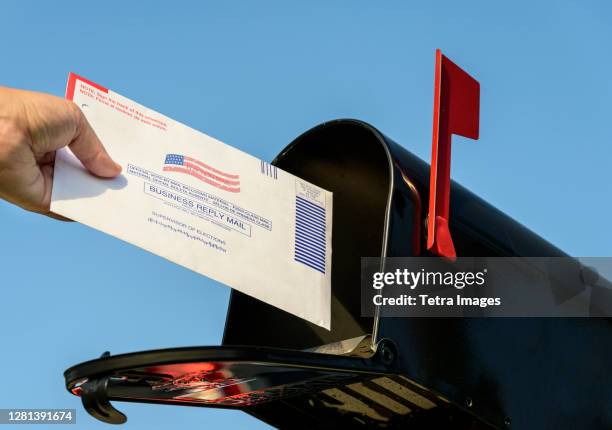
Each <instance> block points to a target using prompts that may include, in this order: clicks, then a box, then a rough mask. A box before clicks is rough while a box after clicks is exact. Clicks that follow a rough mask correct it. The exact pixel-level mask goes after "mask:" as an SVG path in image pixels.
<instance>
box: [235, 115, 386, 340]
mask: <svg viewBox="0 0 612 430" xmlns="http://www.w3.org/2000/svg"><path fill="white" fill-rule="evenodd" d="M389 160H390V158H389V156H388V152H387V150H386V147H385V145H384V142H383V139H382V136H381V135H380V134H378V133H377V132H376V131H375V130H374V129H372V128H370V127H368V126H367V125H365V124H363V123H360V122H357V121H351V120H340V121H334V122H330V123H324V124H322V125H320V126H318V127H316V128H314V129H312V130H310V131H308V132H306V133H304V134H303V135H301V136H300V137H298V138H297V139H296V140H295V141H294V142H293V143H291V144H290V145H289V146H288V147H287V148H286V149H285V150H283V151H282V152H281V153H280V155H279V156H278V157H277V158H276V159H275V160H274V162H273V164H275V165H276V166H278V167H279V168H280V169H282V170H285V171H287V172H290V173H292V174H294V175H296V176H298V177H300V178H303V179H305V180H307V181H309V182H312V183H314V184H316V185H318V186H320V187H322V188H325V189H327V190H329V191H332V192H333V225H332V305H331V307H332V309H331V312H332V316H331V331H328V330H326V329H324V328H321V327H318V326H316V325H314V324H311V323H309V322H307V321H305V320H303V319H300V318H298V317H295V316H293V315H291V314H289V313H287V312H284V311H282V310H280V309H277V308H275V307H273V306H270V305H268V304H266V303H263V302H261V301H259V300H257V299H254V298H252V297H250V296H247V295H245V294H243V293H240V292H238V291H232V293H231V299H230V305H229V309H228V313H227V320H226V325H225V333H224V338H223V344H224V345H258V346H270V347H281V348H291V349H305V348H312V347H316V346H319V345H323V344H328V343H332V342H338V341H341V340H345V339H350V338H354V337H358V336H362V335H368V334H371V333H372V329H373V324H374V321H373V318H364V317H362V316H361V308H360V300H361V297H360V273H361V269H360V268H361V257H365V256H370V257H373V256H382V255H384V253H385V250H384V249H383V246H384V244H385V241H384V240H383V239H384V235H385V234H386V229H385V225H386V222H387V205H388V200H389V199H390V195H391V189H392V181H391V178H392V173H393V172H392V167H391V164H390V161H389ZM287 288H290V286H287Z"/></svg>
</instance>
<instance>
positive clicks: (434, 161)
mask: <svg viewBox="0 0 612 430" xmlns="http://www.w3.org/2000/svg"><path fill="white" fill-rule="evenodd" d="M479 114H480V84H479V83H478V81H476V80H475V79H474V78H472V77H471V76H470V75H468V74H467V73H466V72H464V71H463V70H461V68H459V67H458V66H457V65H456V64H455V63H453V62H452V61H451V60H449V59H448V58H446V57H445V56H444V55H442V52H440V50H439V49H437V50H436V78H435V83H434V118H433V141H432V154H431V177H430V182H429V219H428V223H427V249H428V250H430V251H431V252H432V253H434V254H437V255H440V256H443V257H446V258H449V259H451V260H454V259H455V258H456V253H455V246H454V245H453V239H452V237H451V235H450V230H449V228H448V219H449V206H450V160H451V135H452V134H458V135H460V136H464V137H469V138H471V139H478V126H479Z"/></svg>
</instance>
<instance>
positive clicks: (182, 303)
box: [0, 0, 612, 430]
mask: <svg viewBox="0 0 612 430" xmlns="http://www.w3.org/2000/svg"><path fill="white" fill-rule="evenodd" d="M375 5H377V6H375ZM383 5H384V6H383ZM0 21H1V22H2V25H0V40H1V41H2V42H1V52H2V62H1V67H0V84H3V85H7V86H14V87H21V88H28V89H32V90H38V91H45V92H50V93H53V94H57V95H63V92H64V87H65V82H66V75H67V74H68V72H69V71H74V72H77V73H79V74H81V75H83V76H85V77H88V78H90V79H92V80H94V81H96V82H99V83H100V84H102V85H105V86H107V87H109V88H111V89H113V90H115V91H117V92H119V93H121V94H123V95H125V96H127V97H129V98H131V99H133V100H136V101H139V102H140V103H142V104H144V105H147V106H149V107H152V108H154V109H156V110H158V111H160V112H162V113H164V114H166V115H168V116H170V117H172V118H175V119H177V120H179V121H181V122H184V123H186V124H188V125H190V126H192V127H194V128H196V129H199V130H202V131H204V132H206V133H208V134H210V135H212V136H214V137H216V138H219V139H221V140H223V141H225V142H226V143H229V144H231V145H234V146H236V147H238V148H240V149H242V150H244V151H247V152H249V153H251V154H253V155H255V156H257V157H260V158H263V159H264V160H271V159H272V158H273V157H274V155H275V154H277V153H278V152H279V151H280V150H281V149H282V148H283V147H284V146H285V145H286V144H288V143H289V142H290V141H291V140H292V139H293V138H294V137H296V136H297V135H299V134H300V133H301V132H303V131H305V130H306V129H308V128H310V127H312V126H314V125H316V124H318V123H320V122H322V121H325V120H328V119H333V118H338V117H354V118H360V119H363V120H366V121H368V122H370V123H372V124H374V125H375V126H376V127H378V128H379V129H381V130H382V131H383V132H384V133H386V134H387V135H389V136H390V137H392V138H394V139H395V140H396V141H398V142H400V143H401V144H403V145H404V146H405V147H406V148H408V149H409V150H410V151H413V152H414V153H416V154H417V155H419V156H420V157H422V158H425V159H428V158H429V155H430V145H431V117H432V113H431V112H432V96H433V69H434V50H435V48H437V47H440V48H442V49H443V52H444V53H445V54H447V55H448V56H449V57H450V58H451V59H452V60H454V61H455V62H457V63H458V64H459V65H461V66H462V67H464V68H465V69H466V70H467V71H469V72H470V73H471V74H472V75H473V76H475V77H476V78H477V79H478V80H479V81H480V82H481V88H482V106H481V139H480V141H478V142H477V143H474V142H472V141H468V140H463V139H460V138H455V142H456V143H457V144H456V145H455V146H454V152H453V172H452V174H453V176H454V178H455V179H457V180H458V181H459V182H461V183H463V184H464V185H465V186H467V187H468V188H470V189H472V190H473V191H475V192H476V193H478V194H480V195H481V196H482V197H484V198H485V199H487V200H489V201H490V202H491V203H493V204H494V205H496V206H497V207H499V208H500V209H501V210H503V211H505V212H507V213H508V214H510V215H512V216H513V217H515V218H516V219H518V220H519V221H521V222H522V223H524V224H526V225H527V226H529V227H530V228H532V229H533V230H535V231H537V232H539V233H540V234H541V235H543V236H544V237H545V238H547V239H549V240H550V241H551V242H553V243H554V244H556V245H558V246H560V247H561V248H563V249H564V250H566V251H567V252H568V253H570V254H572V255H575V256H610V255H612V226H611V224H610V222H609V217H610V216H609V214H610V211H611V209H612V177H611V173H610V166H612V127H611V126H610V125H611V122H612V103H611V102H610V101H611V99H612V79H611V77H610V76H612V71H611V68H612V56H611V54H612V47H611V45H610V44H611V41H612V9H611V7H610V3H609V2H605V1H601V2H591V1H582V2H577V1H555V2H534V1H513V2H492V1H481V2H456V1H448V2H443V1H436V2H407V1H385V2H372V1H357V0H350V1H349V0H346V1H330V0H325V1H301V2H297V1H293V2H288V1H264V0H262V1H258V2H247V1H243V2H237V1H217V2H215V3H212V2H203V1H202V2H191V3H189V2H180V1H172V2H168V1H166V2H163V3H162V2H154V1H148V2H127V1H121V2H112V1H104V2H93V3H92V2H83V1H74V2H72V1H70V2H69V1H63V2H45V1H42V0H41V1H37V2H34V1H25V0H9V1H4V2H2V12H1V14H0ZM0 221H1V223H0V233H1V235H0V237H1V238H2V239H1V242H0V253H1V254H0V255H1V258H0V268H1V270H2V275H3V276H2V278H1V280H0V282H1V286H0V304H1V313H0V340H1V342H2V348H1V354H0V368H1V369H2V370H3V372H2V378H1V382H0V408H26V407H31V408H35V407H36V408H69V407H71V408H77V409H78V410H77V414H78V418H77V419H78V425H77V426H73V427H70V428H75V427H76V428H83V429H98V428H100V429H102V428H107V429H108V428H110V427H108V426H106V425H103V424H100V423H97V422H96V421H94V420H93V419H91V418H89V417H88V416H87V415H86V414H85V412H84V411H83V409H82V408H81V406H80V403H79V400H78V399H77V398H76V397H73V396H71V395H69V394H68V393H67V392H66V391H65V390H64V386H63V385H64V380H63V376H62V372H63V371H64V369H65V368H67V367H69V366H71V365H73V364H76V363H78V362H81V361H84V360H87V359H91V358H94V357H96V356H98V355H99V354H100V353H102V352H103V351H105V350H110V351H111V352H113V353H122V352H129V351H139V350H145V349H153V348H162V347H173V346H192V345H215V344H219V343H220V341H221V335H222V331H223V324H224V319H225V309H226V304H227V299H228V294H229V290H228V289H227V288H226V287H224V286H222V285H219V284H216V283H214V282H212V281H209V280H207V279H205V278H203V277H200V276H199V275H196V274H194V273H192V272H190V271H188V270H186V269H183V268H181V267H178V266H176V265H173V264H171V263H169V262H167V261H165V260H162V259H161V258H158V257H156V256H154V255H150V254H148V253H146V252H144V251H142V250H140V249H137V248H135V247H133V246H130V245H127V244H125V243H123V242H120V241H119V240H116V239H114V238H112V237H109V236H105V235H104V234H102V233H99V232H96V231H94V230H92V229H89V228H87V227H84V226H81V225H79V224H76V223H61V222H57V221H53V220H51V219H47V218H45V217H42V216H37V215H33V214H29V213H26V212H24V211H22V210H20V209H17V208H15V207H12V206H10V205H8V204H6V203H4V202H0ZM119 407H120V408H121V409H122V410H123V411H125V412H126V413H127V415H128V418H129V421H128V423H127V424H126V426H125V427H124V428H126V429H134V430H135V429H158V428H160V429H176V428H185V429H191V428H211V429H212V428H224V429H230V428H249V429H250V428H258V427H259V428H263V427H264V426H263V425H262V424H260V423H258V422H257V421H256V420H254V419H252V418H250V417H249V416H247V415H246V414H242V413H238V412H228V411H219V410H214V409H200V408H184V407H183V408H182V407H171V406H151V405H133V404H119ZM7 428H8V426H7ZM20 428H21V427H20Z"/></svg>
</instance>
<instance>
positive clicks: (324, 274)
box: [51, 73, 332, 329]
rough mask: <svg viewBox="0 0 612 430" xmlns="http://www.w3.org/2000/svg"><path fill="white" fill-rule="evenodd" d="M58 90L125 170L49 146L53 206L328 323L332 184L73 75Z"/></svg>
mask: <svg viewBox="0 0 612 430" xmlns="http://www.w3.org/2000/svg"><path fill="white" fill-rule="evenodd" d="M66 97H67V98H68V99H71V100H73V101H74V102H75V103H76V104H77V105H78V106H80V107H81V109H82V110H83V112H84V113H85V115H86V117H87V119H88V120H89V122H90V124H91V125H92V127H93V129H94V130H95V132H96V133H97V135H98V137H99V138H100V140H101V141H102V142H103V143H104V145H105V147H106V148H107V150H108V152H109V153H110V154H111V156H112V157H113V159H114V160H115V161H117V162H118V163H119V164H121V166H122V167H123V172H122V174H121V175H120V176H119V177H118V178H116V179H112V180H108V179H99V178H96V177H94V176H92V175H90V174H89V173H88V172H86V171H85V169H84V168H83V166H82V165H81V163H80V162H79V161H78V160H77V159H76V158H75V157H74V155H73V154H72V153H71V152H70V151H69V150H68V149H62V150H60V151H58V154H57V158H56V162H55V174H54V179H53V196H52V202H51V210H52V211H53V212H55V213H58V214H61V215H64V216H66V217H68V218H71V219H73V220H75V221H79V222H81V223H83V224H86V225H88V226H91V227H93V228H95V229H98V230H101V231H103V232H105V233H108V234H110V235H113V236H115V237H118V238H120V239H122V240H125V241H127V242H129V243H132V244H134V245H137V246H139V247H141V248H144V249H146V250H148V251H150V252H153V253H155V254H157V255H160V256H162V257H164V258H167V259H168V260H170V261H173V262H175V263H178V264H180V265H182V266H185V267H187V268H189V269H191V270H194V271H196V272H198V273H201V274H202V275H206V276H208V277H210V278H212V279H215V280H217V281H219V282H222V283H224V284H226V285H228V286H230V287H232V288H235V289H236V290H239V291H241V292H243V293H246V294H248V295H250V296H253V297H255V298H257V299H259V300H262V301H264V302H266V303H269V304H271V305H274V306H276V307H278V308H280V309H283V310H285V311H287V312H290V313H292V314H294V315H297V316H299V317H301V318H304V319H306V320H308V321H310V322H312V323H314V324H317V325H319V326H322V327H325V328H327V329H329V328H330V318H331V315H330V312H331V310H330V295H331V277H330V275H331V252H332V250H331V233H332V231H331V226H332V223H331V220H332V193H330V192H328V191H326V190H323V189H322V188H319V187H317V186H315V185H313V184H310V183H308V182H306V181H303V180H301V179H300V178H298V177H296V176H293V175H291V174H289V173H287V172H284V171H282V170H280V169H277V168H276V167H274V166H272V165H270V164H269V163H266V162H265V161H262V160H259V159H257V158H255V157H252V156H250V155H249V154H246V153H244V152H242V151H239V150H238V149H236V148H233V147H231V146H229V145H226V144H224V143H223V142H220V141H218V140H216V139H214V138H212V137H210V136H207V135H206V134H203V133H200V132H198V131H196V130H194V129H192V128H189V127H187V126H185V125H183V124H181V123H179V122H177V121H174V120H172V119H170V118H168V117H166V116H164V115H161V114H159V113H157V112H155V111H153V110H151V109H147V108H146V107H144V106H142V105H140V104H138V103H135V102H133V101H132V100H129V99H127V98H125V97H123V96H121V95H119V94H117V93H115V92H113V91H110V90H108V89H106V88H104V87H102V86H100V85H97V84H95V83H93V82H91V81H89V80H87V79H84V78H82V77H80V76H78V75H75V74H72V73H71V74H70V76H69V78H68V86H67V91H66ZM137 288H146V286H145V285H143V286H140V287H137ZM168 288H172V287H171V286H170V287H168Z"/></svg>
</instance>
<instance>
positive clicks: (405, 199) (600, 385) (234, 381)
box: [65, 120, 612, 429]
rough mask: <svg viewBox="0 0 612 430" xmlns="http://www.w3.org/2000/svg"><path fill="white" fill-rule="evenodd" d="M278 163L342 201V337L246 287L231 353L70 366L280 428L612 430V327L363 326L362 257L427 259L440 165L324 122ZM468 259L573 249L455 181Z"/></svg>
mask: <svg viewBox="0 0 612 430" xmlns="http://www.w3.org/2000/svg"><path fill="white" fill-rule="evenodd" d="M273 164H275V165H276V166H278V167H279V168H281V169H283V170H286V171H288V172H290V173H293V174H295V175H297V176H299V177H301V178H304V179H306V180H308V181H310V182H312V183H315V184H317V185H319V186H321V187H323V188H325V189H328V190H330V191H332V192H333V193H334V220H333V243H332V246H333V257H332V320H331V331H328V330H325V329H322V328H320V327H317V326H315V325H313V324H310V323H308V322H305V321H304V320H302V319H299V318H297V317H294V316H292V315H290V314H288V313H286V312H284V311H281V310H279V309H277V308H274V307H272V306H270V305H267V304H265V303H262V302H260V301H258V300H256V299H253V298H251V297H249V296H246V295H244V294H241V293H239V292H236V291H233V292H232V295H231V301H230V306H229V309H228V314H227V321H226V327H225V333H224V338H223V345H222V346H220V347H199V348H197V347H196V348H180V349H169V350H159V351H149V352H142V353H134V354H126V355H118V356H108V355H105V356H103V357H101V358H99V359H97V360H93V361H90V362H86V363H82V364H80V365H77V366H74V367H72V368H70V369H68V370H67V371H66V374H65V376H66V384H67V388H68V389H69V390H70V391H71V392H73V393H74V394H77V395H80V396H81V398H82V401H83V404H84V405H85V407H86V408H87V410H88V411H89V412H90V413H92V415H94V416H96V417H97V418H99V419H102V420H104V421H107V422H114V423H120V422H123V421H124V420H125V417H124V416H123V415H122V414H121V413H120V412H118V411H116V410H115V409H114V408H113V407H112V406H111V405H110V403H109V400H116V401H141V402H151V403H168V404H176V405H192V406H208V407H225V408H239V409H242V410H244V411H246V412H248V413H250V414H252V415H254V416H256V417H258V418H259V419H261V420H263V421H266V422H268V423H270V424H271V425H274V426H276V427H280V428H291V429H309V428H344V427H355V428H363V427H365V428H406V429H424V428H428V429H430V428H448V429H488V428H499V429H501V428H510V427H511V428H518V429H546V428H580V429H604V428H611V427H612V413H611V412H610V411H611V410H612V403H611V402H612V381H611V380H610V368H609V366H610V363H611V362H612V341H608V342H606V341H603V340H604V339H612V324H611V323H610V320H609V319H606V318H590V319H579V318H574V319H571V318H547V319H535V318H533V319H530V318H521V319H515V318H495V319H482V318H463V319H452V318H440V319H433V318H365V317H362V316H361V307H360V299H361V298H360V273H361V272H360V267H361V257H364V256H369V257H376V256H380V257H385V256H387V257H394V256H418V255H427V251H425V250H424V249H425V247H424V243H425V240H426V238H425V230H426V228H425V225H426V215H427V214H426V210H425V209H424V202H427V200H428V198H429V173H430V171H429V165H427V164H426V163H424V162H423V161H422V160H420V159H419V158H417V157H415V156H414V155H412V154H410V153H409V152H408V151H406V150H405V149H404V148H402V147H400V146H399V145H398V144H396V143H395V142H393V141H392V140H390V139H389V138H387V137H385V136H384V135H383V134H381V133H380V132H379V131H378V130H376V129H375V128H374V127H372V126H370V125H369V124H366V123H364V122H361V121H356V120H337V121H331V122H327V123H324V124H321V125H319V126H317V127H315V128H313V129H311V130H309V131H308V132H306V133H304V134H303V135H301V136H300V137H298V138H297V139H296V140H295V141H294V142H292V143H291V144H290V145H289V146H288V147H287V148H286V149H284V150H283V151H282V152H281V153H280V154H279V155H278V157H277V158H276V159H275V160H274V162H273ZM451 208H452V211H451V219H450V229H451V230H452V232H453V237H454V241H455V248H456V252H457V255H459V256H541V257H549V256H550V257H552V256H564V257H566V255H565V254H564V253H563V252H561V251H560V250H559V249H557V248H555V247H554V246H552V245H550V244H549V243H547V242H546V241H544V240H543V239H541V238H540V237H538V236H537V235H535V234H534V233H533V232H531V231H529V230H528V229H526V228H525V227H523V226H521V225H520V224H518V223H517V222H515V221H514V220H512V219H511V218H509V217H507V216H506V215H504V214H503V213H501V212H500V211H498V210H497V209H495V208H493V207H492V206H490V205H489V204H487V203H486V202H484V201H483V200H481V199H480V198H478V197H477V196H475V195H474V194H472V193H470V192H469V191H467V190H466V189H464V188H463V187H461V186H460V185H458V184H454V183H453V184H452V192H451Z"/></svg>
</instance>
